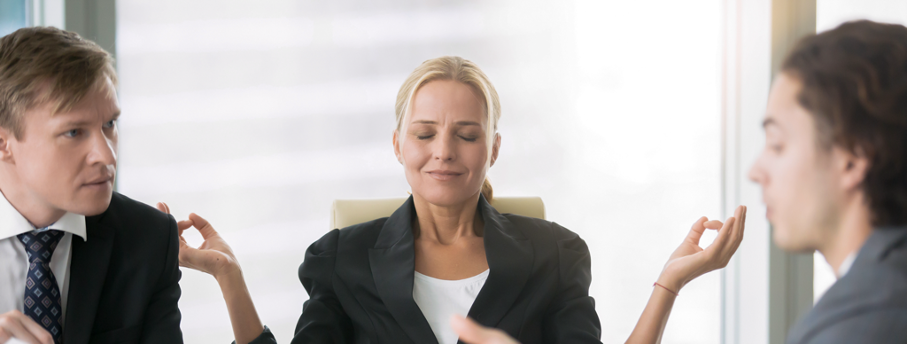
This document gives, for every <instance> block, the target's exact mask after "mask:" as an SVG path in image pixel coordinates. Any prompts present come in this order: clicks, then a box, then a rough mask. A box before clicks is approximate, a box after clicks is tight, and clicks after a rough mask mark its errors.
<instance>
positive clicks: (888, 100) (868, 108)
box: [782, 20, 906, 227]
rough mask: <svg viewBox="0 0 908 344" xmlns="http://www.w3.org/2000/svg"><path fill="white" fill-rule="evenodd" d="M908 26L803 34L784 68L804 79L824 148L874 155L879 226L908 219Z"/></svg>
mask: <svg viewBox="0 0 908 344" xmlns="http://www.w3.org/2000/svg"><path fill="white" fill-rule="evenodd" d="M905 45H906V29H905V26H902V25H894V24H881V23H875V22H871V21H867V20H861V21H854V22H848V23H845V24H842V25H840V26H839V27H837V28H835V29H833V30H830V31H826V32H823V33H820V34H817V35H814V36H809V37H806V38H804V39H803V40H801V41H800V42H799V43H798V45H797V46H796V47H795V48H794V50H793V51H792V52H791V54H790V55H789V56H788V58H787V59H786V60H785V62H784V64H783V65H782V72H783V73H786V74H788V75H790V76H793V77H796V78H798V79H799V80H800V81H801V82H802V84H803V85H804V86H803V89H802V90H801V93H800V94H799V95H798V101H799V102H800V104H801V105H802V106H804V108H805V109H807V110H808V111H809V112H810V113H811V115H812V116H813V117H814V119H815V122H816V123H817V132H818V133H819V140H820V142H819V143H820V144H821V145H822V147H825V148H827V149H828V148H831V147H833V146H838V147H842V148H845V149H847V150H849V151H850V152H852V153H855V154H860V155H862V156H864V157H866V158H867V159H868V160H869V169H868V170H867V174H866V176H865V177H864V181H863V184H862V189H863V191H864V194H865V196H866V198H867V200H868V202H869V207H870V210H871V212H872V216H873V218H872V221H873V225H874V226H877V227H884V226H904V225H905V212H906V204H905V184H906V169H905V160H906V140H905V132H906V122H905V120H906V95H905V88H906V60H905V55H906V52H905Z"/></svg>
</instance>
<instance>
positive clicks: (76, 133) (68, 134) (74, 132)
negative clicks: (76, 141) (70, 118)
mask: <svg viewBox="0 0 908 344" xmlns="http://www.w3.org/2000/svg"><path fill="white" fill-rule="evenodd" d="M81 133H82V131H81V130H79V129H73V130H70V131H67V132H65V133H63V135H64V136H66V137H76V136H79V134H81Z"/></svg>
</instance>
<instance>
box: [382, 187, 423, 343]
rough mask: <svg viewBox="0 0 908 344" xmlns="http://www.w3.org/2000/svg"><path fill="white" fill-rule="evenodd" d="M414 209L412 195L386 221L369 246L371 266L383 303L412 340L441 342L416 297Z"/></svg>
mask: <svg viewBox="0 0 908 344" xmlns="http://www.w3.org/2000/svg"><path fill="white" fill-rule="evenodd" d="M413 212H414V208H413V197H412V196H411V197H410V198H409V199H408V200H407V201H406V202H404V204H403V205H402V206H401V207H400V208H398V209H397V211H395V212H394V214H391V217H389V218H388V220H387V221H385V224H384V226H382V229H381V233H380V234H379V236H378V240H376V243H375V247H374V248H372V249H369V265H370V267H371V269H372V278H373V279H374V281H375V288H376V289H377V290H378V294H379V296H380V297H381V299H382V302H383V303H384V305H385V307H386V308H387V309H388V311H389V312H390V313H391V315H392V316H393V317H394V320H396V321H397V323H398V324H399V325H400V326H401V328H403V330H404V332H406V333H407V335H408V336H409V337H410V339H412V340H413V342H415V343H437V342H438V341H437V340H436V338H435V334H434V332H432V328H431V327H430V326H429V322H428V321H426V318H425V316H423V314H422V311H421V310H420V309H419V306H418V305H417V304H416V301H414V300H413V271H414V269H415V267H416V265H415V256H414V254H415V253H414V252H415V251H414V248H413V245H414V242H413V240H414V239H413V229H412V220H413Z"/></svg>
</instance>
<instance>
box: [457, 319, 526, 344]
mask: <svg viewBox="0 0 908 344" xmlns="http://www.w3.org/2000/svg"><path fill="white" fill-rule="evenodd" d="M451 327H452V328H454V332H457V336H458V338H460V340H461V341H463V342H464V343H467V344H520V342H518V341H516V340H514V338H511V336H509V335H508V334H507V333H505V332H504V331H502V330H499V329H497V328H491V327H485V326H482V325H480V324H477V323H476V322H475V321H473V319H470V318H464V317H461V316H458V315H453V316H451Z"/></svg>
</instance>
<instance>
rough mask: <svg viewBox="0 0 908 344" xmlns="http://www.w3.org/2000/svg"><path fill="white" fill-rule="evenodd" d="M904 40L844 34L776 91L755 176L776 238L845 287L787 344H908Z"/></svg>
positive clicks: (826, 298)
mask: <svg viewBox="0 0 908 344" xmlns="http://www.w3.org/2000/svg"><path fill="white" fill-rule="evenodd" d="M905 45H906V29H905V27H904V26H901V25H886V24H879V23H873V22H869V21H859V22H852V23H846V24H843V25H841V26H839V27H838V28H836V29H834V30H831V31H827V32H824V33H820V34H818V35H816V36H811V37H807V38H805V39H804V40H802V41H801V42H800V43H799V45H798V46H796V47H795V49H794V51H793V52H792V53H791V55H790V56H789V57H788V59H787V60H786V61H785V63H784V65H783V68H782V72H781V73H780V74H779V75H778V76H777V78H776V81H775V83H774V85H773V88H772V90H771V91H770V96H769V104H768V106H767V110H766V118H765V121H764V123H763V125H764V127H765V130H766V149H765V150H764V152H763V153H762V154H761V155H760V157H759V159H758V160H757V161H756V163H755V164H754V166H753V168H752V169H751V171H750V177H751V179H753V180H754V181H756V182H758V183H759V184H760V185H761V186H762V188H763V199H764V202H765V203H766V217H767V218H768V219H769V221H770V222H771V223H772V225H773V239H774V241H775V243H776V245H778V246H779V247H781V248H783V249H785V250H788V251H793V252H813V251H817V250H818V251H820V253H822V254H823V256H825V258H826V261H827V262H829V264H830V265H831V266H832V268H833V269H834V270H835V271H836V275H837V276H838V281H837V282H836V283H835V284H834V285H833V286H832V287H831V288H830V289H829V290H828V291H827V292H826V294H825V295H823V297H822V298H821V299H820V300H819V302H817V304H816V306H815V307H814V308H813V309H812V310H811V311H810V312H809V313H808V314H807V315H806V316H805V317H804V318H803V319H801V320H800V322H799V323H798V324H797V325H796V326H794V327H793V328H792V329H791V331H790V332H789V336H788V342H789V343H824V344H825V343H905V340H906V306H905V301H906V300H905V294H906V289H905V270H906V265H905V212H906V205H905V189H906V187H905V185H906V178H905V175H906V168H905V163H906V162H905V160H906V151H905V149H906V139H905V125H906V91H905V89H906V49H905Z"/></svg>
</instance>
